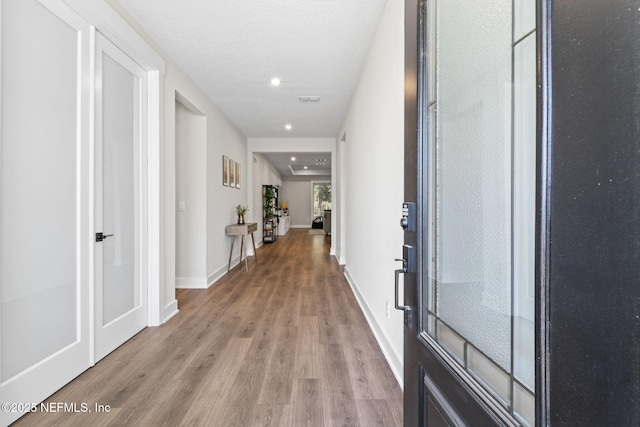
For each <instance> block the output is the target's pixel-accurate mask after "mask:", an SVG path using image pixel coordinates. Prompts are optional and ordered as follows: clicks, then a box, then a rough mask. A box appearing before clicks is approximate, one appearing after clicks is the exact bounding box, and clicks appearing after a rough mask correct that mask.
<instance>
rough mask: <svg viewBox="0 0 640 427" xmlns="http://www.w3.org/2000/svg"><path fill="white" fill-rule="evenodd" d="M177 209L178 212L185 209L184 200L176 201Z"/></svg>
mask: <svg viewBox="0 0 640 427" xmlns="http://www.w3.org/2000/svg"><path fill="white" fill-rule="evenodd" d="M178 210H179V211H180V212H184V211H185V206H184V202H178Z"/></svg>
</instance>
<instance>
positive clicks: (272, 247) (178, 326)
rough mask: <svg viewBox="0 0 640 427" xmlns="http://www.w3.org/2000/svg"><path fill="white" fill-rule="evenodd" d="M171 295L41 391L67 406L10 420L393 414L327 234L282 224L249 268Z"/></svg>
mask: <svg viewBox="0 0 640 427" xmlns="http://www.w3.org/2000/svg"><path fill="white" fill-rule="evenodd" d="M177 297H178V301H179V308H180V312H179V314H178V315H177V316H175V317H174V318H172V319H171V320H169V321H168V322H167V323H166V324H165V325H163V326H161V327H156V328H146V329H144V330H143V331H142V332H140V333H139V334H138V335H136V336H135V337H134V338H132V339H131V340H129V341H128V342H127V343H125V344H124V345H122V346H121V347H120V348H118V349H117V350H116V351H114V352H113V353H111V354H110V355H108V356H107V357H106V358H104V359H103V360H102V361H100V362H99V363H98V364H96V366H95V367H94V368H91V369H89V370H88V371H86V372H85V373H84V374H82V375H81V376H80V377H78V378H77V379H75V380H74V381H73V382H71V383H70V384H68V385H67V386H66V387H64V388H62V389H61V390H60V391H58V392H57V393H56V394H54V395H53V396H51V397H50V398H49V399H48V400H47V402H51V403H56V404H57V403H62V404H67V405H74V404H75V409H76V412H73V411H71V412H70V411H69V409H73V408H69V407H67V410H66V411H64V410H62V409H58V411H60V412H57V413H53V411H51V412H50V413H42V412H41V411H40V410H38V412H37V413H33V414H29V415H27V416H25V417H23V418H22V419H21V420H19V421H18V422H17V423H15V425H16V426H43V425H54V424H55V425H56V426H78V425H95V426H97V425H105V426H108V425H125V424H126V425H132V426H158V425H166V426H177V425H184V426H192V425H203V426H303V425H305V426H306V425H309V426H322V425H324V426H343V425H344V426H367V427H369V426H376V425H379V426H396V425H397V426H399V425H401V424H402V391H401V389H400V387H399V386H398V384H397V382H396V380H395V378H394V376H393V374H392V372H391V370H390V368H389V366H388V365H387V362H386V360H385V359H384V356H383V354H382V352H381V351H380V349H379V347H378V345H377V343H376V341H375V338H374V337H373V334H372V333H371V330H370V329H369V327H368V325H367V322H366V320H365V318H364V316H363V315H362V312H361V311H360V308H359V307H358V304H357V302H356V299H355V297H354V296H353V293H352V292H351V289H350V287H349V285H348V283H347V282H346V280H345V279H344V276H343V275H342V274H341V273H340V269H339V266H338V264H337V262H336V260H335V259H334V258H332V257H330V256H329V239H328V238H327V237H325V236H323V235H320V236H318V235H315V236H314V235H309V234H308V230H306V229H292V230H291V231H290V232H289V233H288V234H287V235H286V236H283V237H282V238H281V239H279V240H278V241H277V242H276V243H275V244H268V245H263V246H262V247H261V248H259V249H258V263H257V264H256V262H255V259H254V258H250V259H249V273H247V272H246V271H245V269H244V262H243V263H242V264H241V265H239V266H237V267H236V268H234V269H233V270H232V271H231V272H230V273H229V274H227V275H226V276H224V277H223V278H222V279H221V280H220V281H219V282H218V283H216V284H215V285H214V286H213V287H212V288H209V289H207V290H179V291H178V295H177ZM83 404H85V405H86V406H85V407H84V408H88V409H89V410H90V411H91V413H89V412H88V411H86V413H84V412H85V411H83ZM95 405H103V406H102V408H106V407H107V405H108V406H109V412H106V411H105V412H96V410H95V408H96V406H95ZM39 409H40V408H39Z"/></svg>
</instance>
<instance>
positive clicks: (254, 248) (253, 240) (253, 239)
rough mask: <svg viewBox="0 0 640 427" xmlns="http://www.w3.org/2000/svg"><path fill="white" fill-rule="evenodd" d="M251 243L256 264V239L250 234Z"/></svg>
mask: <svg viewBox="0 0 640 427" xmlns="http://www.w3.org/2000/svg"><path fill="white" fill-rule="evenodd" d="M251 243H253V256H254V257H255V258H256V262H258V252H256V238H255V237H253V233H251Z"/></svg>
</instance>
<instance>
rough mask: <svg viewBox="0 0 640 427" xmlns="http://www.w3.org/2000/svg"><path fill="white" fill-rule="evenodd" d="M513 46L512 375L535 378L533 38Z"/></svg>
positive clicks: (524, 380)
mask: <svg viewBox="0 0 640 427" xmlns="http://www.w3.org/2000/svg"><path fill="white" fill-rule="evenodd" d="M535 37H536V36H535V33H533V34H531V35H530V36H528V37H527V38H526V39H524V40H523V41H521V42H520V43H518V44H517V45H516V46H515V48H514V78H513V81H514V97H513V100H514V103H513V107H514V110H513V112H514V118H513V119H514V129H515V133H514V146H513V231H514V234H513V253H514V256H513V282H514V289H513V290H514V305H513V309H514V313H513V316H514V317H513V325H514V334H513V335H514V336H513V340H514V349H513V353H514V355H513V356H514V360H513V371H514V372H513V374H514V376H515V377H516V378H517V379H518V380H519V381H520V382H522V383H523V384H525V385H526V386H527V387H529V389H530V390H533V389H534V381H535V365H534V357H535V336H534V335H535V334H534V331H535V329H534V328H535V326H534V311H535V304H534V301H535V300H534V294H535V292H534V280H535V209H536V198H535V197H536V196H535V195H536V39H535Z"/></svg>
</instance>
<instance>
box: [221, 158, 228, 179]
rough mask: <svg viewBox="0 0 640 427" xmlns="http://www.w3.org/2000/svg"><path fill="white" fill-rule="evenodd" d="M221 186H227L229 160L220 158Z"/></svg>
mask: <svg viewBox="0 0 640 427" xmlns="http://www.w3.org/2000/svg"><path fill="white" fill-rule="evenodd" d="M222 185H225V186H229V158H228V157H227V156H222Z"/></svg>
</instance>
